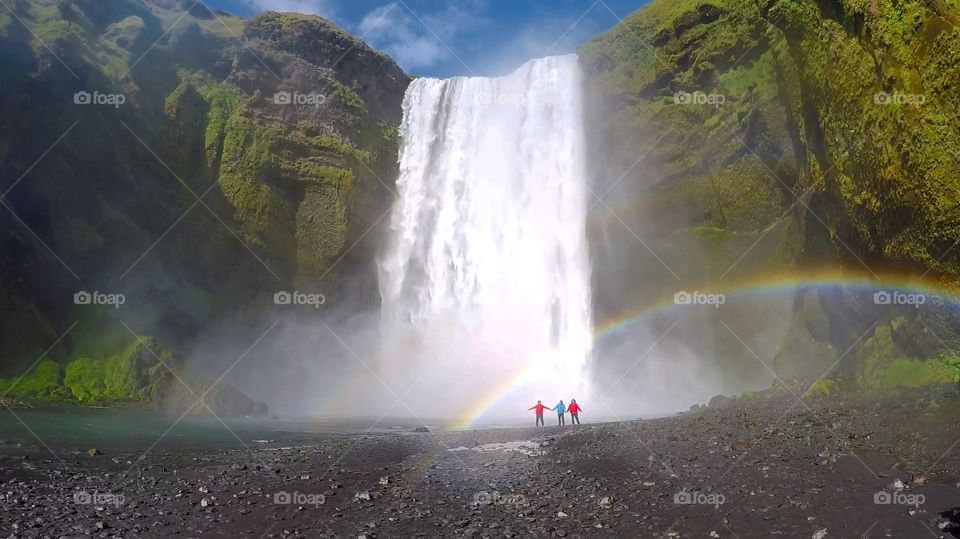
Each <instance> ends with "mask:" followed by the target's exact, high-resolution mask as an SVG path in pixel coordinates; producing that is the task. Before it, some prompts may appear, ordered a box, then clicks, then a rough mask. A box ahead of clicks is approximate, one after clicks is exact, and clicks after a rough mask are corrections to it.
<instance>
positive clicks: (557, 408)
mask: <svg viewBox="0 0 960 539" xmlns="http://www.w3.org/2000/svg"><path fill="white" fill-rule="evenodd" d="M553 411H554V412H557V425H563V424H564V423H566V422H565V421H564V416H563V414H565V413H567V407H566V405H564V404H563V401H560V402H558V403H557V405H556V406H554V407H553Z"/></svg>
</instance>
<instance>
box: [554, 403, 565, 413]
mask: <svg viewBox="0 0 960 539" xmlns="http://www.w3.org/2000/svg"><path fill="white" fill-rule="evenodd" d="M553 410H554V411H555V412H557V413H558V414H562V413H564V412H566V411H567V407H566V406H564V404H563V403H562V402H558V403H557V405H556V406H554V407H553Z"/></svg>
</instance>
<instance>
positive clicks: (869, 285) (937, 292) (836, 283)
mask: <svg viewBox="0 0 960 539" xmlns="http://www.w3.org/2000/svg"><path fill="white" fill-rule="evenodd" d="M825 287H843V288H847V289H859V290H863V291H872V290H888V291H894V290H896V291H900V292H918V293H924V294H928V295H931V296H938V297H940V298H942V299H944V300H947V301H950V302H952V303H957V304H960V283H957V282H941V281H938V280H935V279H933V278H925V276H923V277H916V276H910V275H901V274H893V273H883V274H876V273H870V272H867V271H857V270H851V269H838V268H819V269H811V270H805V271H791V272H782V273H779V274H773V275H769V274H768V275H764V276H763V277H762V278H761V277H758V276H756V275H755V276H753V277H751V278H749V279H740V280H733V279H731V280H730V281H729V282H721V283H713V284H712V285H703V286H700V287H691V288H689V290H690V291H692V290H697V291H700V292H708V293H716V294H724V295H725V296H727V297H751V296H761V297H765V296H774V295H787V294H790V293H793V292H796V291H798V290H803V289H808V288H825ZM678 307H679V306H678V305H675V304H674V303H673V295H672V294H671V295H669V296H668V297H664V298H662V299H660V300H658V301H655V302H652V303H649V304H647V305H644V306H642V307H640V308H639V309H635V310H632V311H628V312H624V313H621V314H619V315H617V316H613V317H610V318H608V319H606V320H604V321H603V322H601V323H599V324H597V325H596V326H595V329H594V343H595V345H596V344H599V343H601V342H602V341H604V340H605V339H607V338H609V337H611V336H613V335H615V334H618V333H621V332H625V331H628V330H629V329H630V328H631V327H632V326H636V325H639V324H641V323H643V322H646V321H649V320H652V319H654V318H656V317H659V316H662V315H665V314H669V313H671V312H674V311H675V309H677V308H678ZM526 375H527V368H521V369H520V370H518V371H517V373H516V375H515V376H513V377H512V378H510V379H508V380H506V381H505V382H504V383H503V384H502V385H500V386H497V387H495V388H492V389H491V391H490V392H489V393H488V394H487V395H486V396H485V397H484V398H483V399H481V400H480V401H478V402H477V403H476V404H475V405H474V406H471V407H470V408H469V409H467V410H466V411H465V412H464V413H463V414H462V415H460V416H459V417H458V418H457V421H456V423H455V425H456V426H457V427H459V428H467V427H469V426H471V425H475V424H477V422H478V421H479V420H480V419H482V418H483V416H484V415H485V414H486V413H487V412H488V411H489V410H492V409H494V408H495V407H496V405H497V403H498V402H499V401H500V400H501V399H503V398H504V397H506V396H507V395H509V394H510V393H511V392H512V391H513V390H514V389H515V388H516V387H518V386H519V385H520V384H521V383H522V382H523V381H524V380H525V378H526Z"/></svg>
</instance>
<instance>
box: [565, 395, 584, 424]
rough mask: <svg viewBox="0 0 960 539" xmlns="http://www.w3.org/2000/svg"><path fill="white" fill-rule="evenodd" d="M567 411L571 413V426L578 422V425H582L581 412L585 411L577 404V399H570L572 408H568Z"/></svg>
mask: <svg viewBox="0 0 960 539" xmlns="http://www.w3.org/2000/svg"><path fill="white" fill-rule="evenodd" d="M567 411H568V412H570V424H571V425H573V423H574V421H576V423H577V425H579V424H580V412H582V411H583V408H581V407H580V405H579V404H577V399H570V406H568V407H567Z"/></svg>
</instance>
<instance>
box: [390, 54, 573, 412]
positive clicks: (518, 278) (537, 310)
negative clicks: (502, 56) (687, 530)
mask: <svg viewBox="0 0 960 539" xmlns="http://www.w3.org/2000/svg"><path fill="white" fill-rule="evenodd" d="M581 83H582V76H581V73H580V69H579V66H578V62H577V58H576V56H574V55H570V56H560V57H549V58H543V59H538V60H533V61H531V62H529V63H527V64H525V65H524V66H522V67H521V68H520V69H518V70H517V71H516V72H514V73H512V74H509V75H507V76H504V77H498V78H481V77H471V78H463V77H460V78H454V79H449V80H437V79H428V78H420V79H417V80H415V81H413V83H412V84H411V85H410V87H409V89H408V90H407V93H406V96H405V99H404V103H403V123H402V125H401V128H400V137H401V150H400V158H399V159H400V161H399V162H400V175H399V178H398V181H397V195H398V199H397V200H396V202H395V205H394V207H393V209H392V213H391V216H390V231H389V238H388V244H387V247H386V249H385V252H384V254H383V255H382V256H381V258H380V260H379V270H380V274H379V279H380V293H381V296H382V299H383V304H382V309H383V310H382V325H383V329H384V332H385V334H387V335H391V337H390V338H389V339H388V340H387V344H386V347H387V349H386V350H385V351H384V358H383V360H382V363H384V365H382V368H383V372H384V375H385V376H388V377H390V379H392V380H397V379H400V380H402V383H400V384H399V387H401V388H409V391H408V395H407V396H405V397H404V402H405V403H411V406H413V408H414V411H415V413H418V414H419V413H427V412H429V411H433V410H437V407H438V406H442V407H443V410H442V411H446V412H450V413H451V414H452V413H464V412H465V410H466V409H468V408H472V407H477V406H484V405H485V404H484V402H483V401H484V400H489V399H491V398H493V399H494V400H496V399H499V400H501V401H502V402H504V403H509V404H508V405H509V406H510V407H513V406H520V405H522V404H526V405H527V406H530V405H531V404H533V402H535V400H536V399H538V398H539V399H543V401H544V403H551V404H552V403H555V402H556V401H557V400H558V399H563V400H564V401H567V400H568V399H569V398H571V397H577V396H578V394H577V393H574V392H581V393H580V395H581V396H582V391H585V385H584V378H585V376H586V372H585V369H584V367H585V364H586V362H587V360H588V358H589V354H590V349H591V343H592V321H591V303H590V273H589V272H590V266H589V260H588V254H587V241H586V230H585V227H586V224H585V220H586V211H587V205H588V199H587V194H588V191H587V183H586V168H585V163H586V161H585V157H586V150H585V141H584V134H583V127H582V123H583V122H582V110H581ZM398 393H399V391H398ZM425 393H426V394H425ZM530 399H533V400H532V401H531V402H529V403H528V402H527V401H528V400H530ZM414 402H416V403H418V405H413V404H412V403H414ZM493 402H494V401H491V402H490V403H489V404H492V403H493ZM498 408H501V407H500V406H498ZM524 410H526V408H525V407H524V408H523V409H522V410H520V409H511V410H504V409H501V410H500V411H501V412H504V413H502V414H499V415H512V416H514V417H523V415H522V414H524V413H526V412H525V411H524ZM401 411H402V409H401ZM424 411H427V412H424ZM437 411H438V412H440V411H441V410H437ZM494 415H498V414H494Z"/></svg>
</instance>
